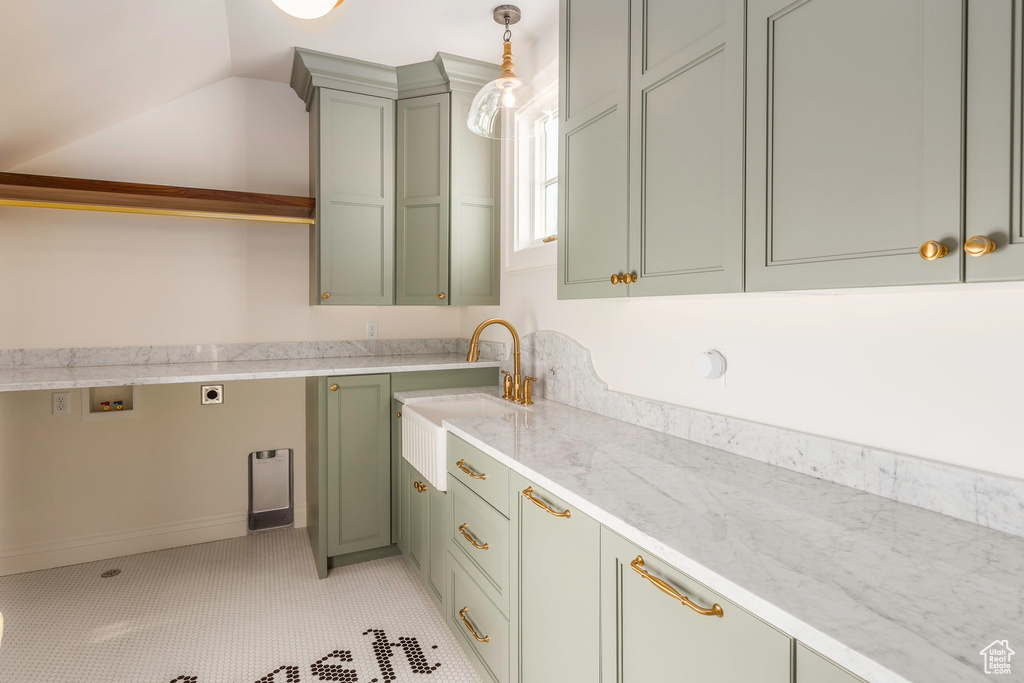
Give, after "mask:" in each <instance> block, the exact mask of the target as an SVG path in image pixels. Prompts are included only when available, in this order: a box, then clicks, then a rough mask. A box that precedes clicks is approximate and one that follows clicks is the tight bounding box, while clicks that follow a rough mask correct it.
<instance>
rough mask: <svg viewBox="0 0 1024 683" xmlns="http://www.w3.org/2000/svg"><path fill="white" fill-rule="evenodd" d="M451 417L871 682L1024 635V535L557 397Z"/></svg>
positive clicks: (484, 443)
mask: <svg viewBox="0 0 1024 683" xmlns="http://www.w3.org/2000/svg"><path fill="white" fill-rule="evenodd" d="M460 392H461V393H478V392H479V389H465V390H448V391H443V392H429V391H421V392H405V393H401V394H397V397H398V398H399V399H400V400H405V401H407V402H408V403H410V404H411V403H414V402H415V401H416V400H423V399H425V398H430V397H437V396H449V397H451V396H453V395H457V394H458V393H460ZM445 426H446V427H447V428H448V429H449V431H451V432H452V433H454V434H456V435H457V436H459V437H461V438H463V439H465V440H466V441H468V442H469V443H471V444H473V445H475V446H477V447H478V448H480V449H482V450H483V451H485V452H486V453H488V454H490V455H492V456H493V457H495V458H496V459H498V460H499V461H501V462H503V463H505V464H506V465H508V466H509V467H510V468H512V469H513V470H515V471H517V472H519V473H521V474H523V475H524V476H526V477H528V478H530V479H532V480H533V481H535V482H537V483H538V484H539V485H541V486H544V487H546V488H548V489H549V490H550V491H551V492H552V493H553V494H554V495H557V496H559V497H561V498H563V499H564V500H565V501H566V502H568V503H570V504H572V505H574V506H576V507H577V508H579V509H580V510H581V511H583V512H584V513H586V514H588V515H590V516H592V517H593V518H595V519H596V520H598V521H599V522H601V523H602V524H604V525H605V526H607V527H609V528H611V529H612V530H614V531H616V532H618V533H619V534H621V535H623V536H625V537H626V538H629V539H630V540H632V541H634V542H636V543H637V544H639V545H641V546H643V547H645V548H647V549H649V550H650V551H651V552H653V553H654V554H656V555H658V556H660V557H661V558H662V559H664V560H666V561H668V562H669V563H671V564H673V565H675V566H677V567H678V568H679V569H680V570H682V571H684V572H686V573H687V574H690V575H691V576H693V577H694V578H696V579H697V580H699V581H702V582H703V583H705V584H707V585H708V586H709V587H711V588H713V589H714V590H716V591H718V592H720V593H722V595H724V596H725V597H727V598H729V599H730V600H733V601H735V602H736V603H738V604H739V605H742V606H743V607H744V608H746V609H747V610H749V611H750V612H752V613H753V614H756V615H757V616H759V617H761V618H762V619H764V620H765V621H767V622H769V623H771V624H774V625H775V626H776V627H778V628H780V629H782V630H783V631H785V632H787V633H789V634H790V635H791V636H793V637H795V638H797V639H798V640H800V641H802V642H804V643H806V644H807V645H808V646H809V647H811V648H813V649H815V650H817V651H818V652H821V653H822V654H823V655H825V656H826V657H829V658H830V659H832V660H834V661H835V662H837V663H839V664H841V665H842V666H844V667H846V668H847V669H849V670H850V671H852V672H854V673H856V674H858V675H859V676H861V677H863V678H865V679H866V680H868V681H870V682H871V683H907V682H910V683H946V682H948V683H962V682H964V681H986V680H990V679H989V677H988V676H987V675H986V674H985V673H984V670H983V666H982V657H981V655H980V651H981V650H982V649H983V648H984V647H986V646H987V645H988V644H989V643H991V642H992V641H994V640H996V639H999V640H1003V639H1008V640H1009V643H1010V646H1011V647H1014V646H1016V647H1017V649H1018V650H1019V649H1020V647H1021V646H1024V539H1021V538H1018V537H1015V536H1011V535H1009V534H1005V533H1002V532H999V531H994V530H991V529H987V528H984V527H981V526H978V525H975V524H971V523H969V522H963V521H960V520H957V519H953V518H951V517H947V516H945V515H941V514H938V513H935V512H930V511H927V510H923V509H921V508H918V507H914V506H911V505H907V504H904V503H898V502H895V501H892V500H889V499H887V498H883V497H880V496H875V495H872V494H869V493H863V492H861V491H857V490H855V489H852V488H848V487H845V486H841V485H838V484H833V483H831V482H827V481H823V480H820V479H816V478H814V477H810V476H807V475H804V474H799V473H796V472H792V471H789V470H786V469H782V468H780V467H776V466H773V465H768V464H766V463H762V462H758V461H756V460H752V459H748V458H744V457H742V456H738V455H733V454H730V453H726V452H724V451H720V450H717V449H714V448H710V447H707V446H702V445H700V444H696V443H693V442H690V441H686V440H684V439H680V438H677V437H673V436H668V435H665V434H661V433H659V432H654V431H651V430H648V429H644V428H642V427H637V426H634V425H630V424H627V423H625V422H620V421H617V420H612V419H609V418H606V417H603V416H600V415H596V414H594V413H589V412H586V411H583V410H579V409H576V408H571V407H569V406H565V405H563V404H559V403H554V402H551V401H544V400H542V399H541V400H538V401H537V405H535V406H532V407H531V408H530V409H529V410H528V411H526V412H525V413H520V414H518V415H512V416H498V417H480V418H460V419H456V420H451V421H446V422H445ZM1019 670H1020V673H1017V675H1016V676H1005V677H1001V680H1024V659H1022V660H1021V664H1020V667H1019Z"/></svg>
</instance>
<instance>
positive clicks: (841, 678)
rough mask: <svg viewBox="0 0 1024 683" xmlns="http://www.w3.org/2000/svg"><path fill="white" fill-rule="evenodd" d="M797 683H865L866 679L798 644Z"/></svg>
mask: <svg viewBox="0 0 1024 683" xmlns="http://www.w3.org/2000/svg"><path fill="white" fill-rule="evenodd" d="M796 683H864V679H862V678H859V677H858V676H854V675H853V674H852V673H850V672H849V671H847V670H846V669H843V668H842V667H840V666H839V665H838V664H834V663H833V662H831V661H830V660H828V659H825V658H824V657H822V656H821V655H819V654H818V653H817V652H815V651H814V650H812V649H810V648H808V647H807V646H806V645H804V644H803V643H797V644H796Z"/></svg>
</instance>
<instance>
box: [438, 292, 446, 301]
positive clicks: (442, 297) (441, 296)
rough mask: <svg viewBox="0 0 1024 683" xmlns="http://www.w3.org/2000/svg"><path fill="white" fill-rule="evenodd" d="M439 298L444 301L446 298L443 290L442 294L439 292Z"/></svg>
mask: <svg viewBox="0 0 1024 683" xmlns="http://www.w3.org/2000/svg"><path fill="white" fill-rule="evenodd" d="M437 298H438V299H441V300H442V301H443V300H444V292H441V293H440V294H438V295H437Z"/></svg>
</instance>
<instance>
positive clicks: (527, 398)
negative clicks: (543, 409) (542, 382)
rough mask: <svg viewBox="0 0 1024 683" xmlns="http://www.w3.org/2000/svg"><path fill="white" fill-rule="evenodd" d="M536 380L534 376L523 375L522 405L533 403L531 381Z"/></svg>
mask: <svg viewBox="0 0 1024 683" xmlns="http://www.w3.org/2000/svg"><path fill="white" fill-rule="evenodd" d="M536 381H537V378H536V377H524V378H523V405H524V406H532V405H533V384H531V382H536Z"/></svg>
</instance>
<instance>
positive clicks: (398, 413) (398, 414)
mask: <svg viewBox="0 0 1024 683" xmlns="http://www.w3.org/2000/svg"><path fill="white" fill-rule="evenodd" d="M395 417H397V418H399V419H401V418H402V411H401V410H399V411H398V412H397V413H395Z"/></svg>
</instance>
